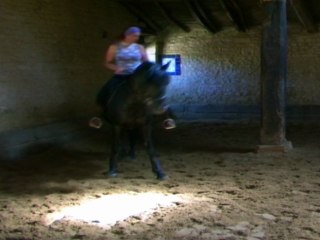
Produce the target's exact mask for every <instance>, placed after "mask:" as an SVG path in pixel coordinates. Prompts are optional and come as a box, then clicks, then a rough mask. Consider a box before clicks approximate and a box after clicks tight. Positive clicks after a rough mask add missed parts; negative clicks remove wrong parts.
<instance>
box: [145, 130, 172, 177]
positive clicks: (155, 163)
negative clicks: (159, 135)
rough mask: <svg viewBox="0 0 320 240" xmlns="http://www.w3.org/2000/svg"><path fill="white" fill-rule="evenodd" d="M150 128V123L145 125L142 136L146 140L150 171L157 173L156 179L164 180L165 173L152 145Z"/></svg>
mask: <svg viewBox="0 0 320 240" xmlns="http://www.w3.org/2000/svg"><path fill="white" fill-rule="evenodd" d="M151 132H152V129H151V125H150V126H147V127H146V128H145V129H144V136H145V141H146V147H147V153H148V156H149V159H150V162H151V167H152V172H154V173H155V174H156V175H157V179H159V180H165V179H167V178H168V176H167V174H166V173H165V172H164V170H163V169H162V166H161V164H160V160H159V159H158V157H157V153H156V151H155V148H154V146H153V142H152V135H151Z"/></svg>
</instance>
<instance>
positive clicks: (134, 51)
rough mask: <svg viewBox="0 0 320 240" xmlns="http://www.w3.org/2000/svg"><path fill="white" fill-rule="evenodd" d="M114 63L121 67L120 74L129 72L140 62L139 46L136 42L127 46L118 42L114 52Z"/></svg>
mask: <svg viewBox="0 0 320 240" xmlns="http://www.w3.org/2000/svg"><path fill="white" fill-rule="evenodd" d="M115 60H116V65H117V66H119V67H121V68H123V69H124V71H123V73H121V74H131V73H133V72H134V70H135V69H136V68H137V67H138V66H139V65H140V64H141V63H142V53H141V47H140V45H139V44H137V43H132V44H130V45H129V46H127V45H124V44H123V43H119V44H118V45H117V52H116V57H115Z"/></svg>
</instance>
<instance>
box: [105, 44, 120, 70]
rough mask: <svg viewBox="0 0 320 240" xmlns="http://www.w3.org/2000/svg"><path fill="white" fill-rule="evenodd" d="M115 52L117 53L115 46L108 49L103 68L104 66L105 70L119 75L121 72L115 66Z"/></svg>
mask: <svg viewBox="0 0 320 240" xmlns="http://www.w3.org/2000/svg"><path fill="white" fill-rule="evenodd" d="M116 52H117V46H116V45H111V46H110V47H109V48H108V50H107V53H106V62H105V66H106V68H108V69H110V70H112V71H113V72H114V73H120V72H121V71H122V69H121V68H119V67H118V66H117V65H116V64H115V58H116Z"/></svg>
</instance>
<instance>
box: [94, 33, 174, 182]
mask: <svg viewBox="0 0 320 240" xmlns="http://www.w3.org/2000/svg"><path fill="white" fill-rule="evenodd" d="M140 34H141V30H140V29H139V28H138V27H130V28H128V29H127V30H126V31H125V33H124V37H123V38H122V40H121V41H120V42H118V43H116V44H113V45H111V46H110V47H109V49H108V51H107V53H106V67H107V68H108V69H110V70H113V71H114V76H113V77H112V78H111V79H110V80H109V81H108V82H107V83H106V84H105V85H104V86H103V87H102V89H101V90H100V92H99V93H98V95H97V103H98V105H100V106H101V107H102V109H103V117H104V118H105V119H106V120H107V121H108V122H110V123H111V124H112V126H113V140H114V141H113V144H112V149H111V157H110V171H109V175H110V176H116V175H117V172H118V171H117V158H118V157H119V152H120V138H121V137H120V136H121V131H122V130H123V129H135V128H141V127H142V128H143V130H144V133H145V140H146V145H147V150H148V154H149V158H150V161H151V165H152V170H153V172H154V173H156V175H157V178H159V179H164V178H166V174H165V173H164V172H163V170H162V168H161V166H160V163H159V160H158V159H156V156H155V151H154V147H153V144H152V141H151V121H152V115H154V114H159V113H165V112H166V113H167V115H168V114H169V113H168V108H165V107H163V106H162V104H164V94H165V88H166V86H167V84H168V79H169V78H168V75H167V74H166V72H165V69H164V68H163V67H161V66H158V65H157V64H154V63H150V62H148V57H147V54H146V51H145V49H144V47H143V46H142V45H140V44H138V43H137V41H138V40H139V37H140ZM89 125H90V126H91V127H95V128H100V127H101V126H102V120H101V119H100V118H97V117H94V118H92V119H91V120H90V123H89ZM163 126H164V128H166V129H171V128H174V127H175V122H174V120H173V119H172V118H167V119H166V120H164V123H163ZM131 150H132V147H131Z"/></svg>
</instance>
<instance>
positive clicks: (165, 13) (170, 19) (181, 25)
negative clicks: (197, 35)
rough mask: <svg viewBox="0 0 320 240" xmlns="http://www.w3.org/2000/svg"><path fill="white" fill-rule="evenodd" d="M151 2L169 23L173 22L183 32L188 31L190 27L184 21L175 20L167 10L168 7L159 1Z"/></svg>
mask: <svg viewBox="0 0 320 240" xmlns="http://www.w3.org/2000/svg"><path fill="white" fill-rule="evenodd" d="M153 3H154V4H155V5H156V6H157V7H158V9H159V10H160V12H161V13H162V15H163V16H164V17H165V18H166V19H167V21H168V22H170V23H171V24H174V25H176V26H178V27H179V28H181V29H182V30H183V31H185V32H190V31H191V30H190V28H189V27H188V26H187V25H185V24H184V23H182V22H180V21H179V20H177V19H176V18H175V17H174V16H173V15H172V14H171V13H170V12H169V11H168V9H167V8H166V7H165V6H164V5H163V4H162V3H160V2H159V1H157V0H153Z"/></svg>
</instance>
